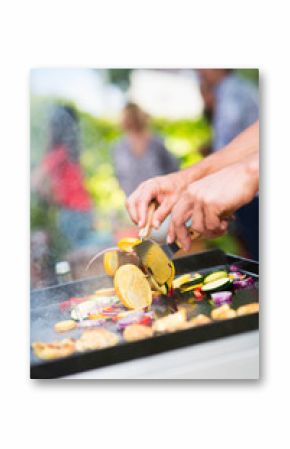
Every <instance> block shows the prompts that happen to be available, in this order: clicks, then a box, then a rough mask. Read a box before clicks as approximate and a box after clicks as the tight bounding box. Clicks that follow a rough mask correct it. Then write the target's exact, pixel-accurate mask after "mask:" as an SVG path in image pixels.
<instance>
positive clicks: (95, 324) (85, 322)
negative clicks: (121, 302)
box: [77, 318, 106, 329]
mask: <svg viewBox="0 0 290 449" xmlns="http://www.w3.org/2000/svg"><path fill="white" fill-rule="evenodd" d="M105 322H106V320H104V319H102V318H100V319H98V320H83V321H80V322H79V323H78V324H77V327H79V328H80V329H83V328H87V327H98V326H103V324H105Z"/></svg>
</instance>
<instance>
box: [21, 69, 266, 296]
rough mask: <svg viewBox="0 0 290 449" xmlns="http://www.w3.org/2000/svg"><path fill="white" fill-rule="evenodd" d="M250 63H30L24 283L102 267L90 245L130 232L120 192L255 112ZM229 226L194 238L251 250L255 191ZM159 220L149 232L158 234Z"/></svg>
mask: <svg viewBox="0 0 290 449" xmlns="http://www.w3.org/2000/svg"><path fill="white" fill-rule="evenodd" d="M258 82H259V81H258V70H256V69H239V70H232V69H200V70H193V69H187V70H184V69H183V70H176V69H174V70H156V69H102V70H99V69H34V70H32V71H31V77H30V96H31V97H30V108H31V111H30V126H31V129H30V143H31V159H30V160H31V253H30V254H31V287H32V288H40V287H45V286H49V285H52V284H54V283H56V282H59V281H60V280H61V279H62V280H64V279H66V280H70V279H79V278H83V277H88V276H92V275H93V274H100V273H101V272H102V267H101V264H98V263H96V264H94V265H93V266H92V267H91V269H90V270H89V271H86V270H85V267H86V265H87V263H88V261H89V260H90V258H91V257H92V256H93V255H94V254H96V253H97V252H99V251H101V250H103V249H105V248H108V247H112V246H114V245H115V244H116V242H117V241H118V240H119V239H120V238H121V237H124V236H135V235H136V228H135V227H134V226H133V225H132V223H131V221H130V220H129V217H128V215H127V212H126V209H125V199H126V196H128V195H129V194H130V193H131V192H132V191H133V190H134V189H135V188H136V187H137V185H138V184H139V183H140V182H142V181H144V180H145V179H148V178H150V177H152V176H157V175H162V174H167V173H170V172H172V171H176V170H178V169H182V168H186V167H188V166H190V165H192V164H195V163H197V162H198V161H200V160H201V159H202V158H203V157H205V156H207V155H208V154H210V153H211V152H213V151H218V150H219V148H221V147H222V146H224V145H225V144H227V143H228V142H229V141H230V140H232V138H234V137H235V136H236V135H237V134H238V133H239V132H241V131H242V130H243V129H245V128H246V127H247V126H249V125H250V124H251V123H253V122H254V121H255V120H257V118H258ZM242 209H243V210H240V211H239V212H238V214H237V219H236V221H235V223H233V225H232V227H231V230H230V233H229V234H227V235H226V236H223V237H220V238H218V239H215V240H211V241H199V242H196V243H195V244H194V245H193V247H192V251H193V252H194V251H204V250H206V249H208V248H212V247H219V248H221V249H223V250H224V251H227V252H230V253H235V254H239V255H243V256H246V257H250V258H253V259H258V198H255V200H254V201H253V202H252V203H251V204H250V205H249V206H246V207H245V208H242ZM165 236H166V224H165V225H164V226H163V228H161V230H160V231H159V232H158V233H156V235H155V236H154V237H155V238H156V239H157V240H159V241H160V242H162V241H164V239H165Z"/></svg>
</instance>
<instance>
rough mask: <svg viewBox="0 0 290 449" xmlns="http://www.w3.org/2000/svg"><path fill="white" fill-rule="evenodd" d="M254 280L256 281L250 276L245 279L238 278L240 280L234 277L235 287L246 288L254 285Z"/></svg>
mask: <svg viewBox="0 0 290 449" xmlns="http://www.w3.org/2000/svg"><path fill="white" fill-rule="evenodd" d="M254 282H255V281H254V279H253V278H251V277H250V276H249V277H247V278H245V279H238V280H235V279H234V282H233V286H234V287H235V288H246V287H250V286H251V285H253V284H254Z"/></svg>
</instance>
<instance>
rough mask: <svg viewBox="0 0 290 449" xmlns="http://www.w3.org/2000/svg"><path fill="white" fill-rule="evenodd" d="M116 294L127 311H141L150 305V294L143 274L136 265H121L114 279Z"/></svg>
mask: <svg viewBox="0 0 290 449" xmlns="http://www.w3.org/2000/svg"><path fill="white" fill-rule="evenodd" d="M114 286H115V290H116V293H117V295H118V297H119V299H120V301H121V302H122V304H124V306H125V307H127V308H128V309H142V308H144V307H149V306H150V305H151V303H152V292H151V288H150V285H149V282H148V281H147V279H146V277H145V275H144V273H143V272H142V271H141V270H140V269H139V268H138V267H136V265H132V264H126V265H122V266H121V267H120V268H118V270H117V271H116V274H115V278H114Z"/></svg>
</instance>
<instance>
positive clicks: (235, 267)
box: [230, 264, 239, 271]
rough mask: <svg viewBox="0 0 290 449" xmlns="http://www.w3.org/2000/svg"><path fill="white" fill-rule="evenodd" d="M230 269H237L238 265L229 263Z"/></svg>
mask: <svg viewBox="0 0 290 449" xmlns="http://www.w3.org/2000/svg"><path fill="white" fill-rule="evenodd" d="M230 271H239V267H238V266H237V265H235V264H232V265H230Z"/></svg>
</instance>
